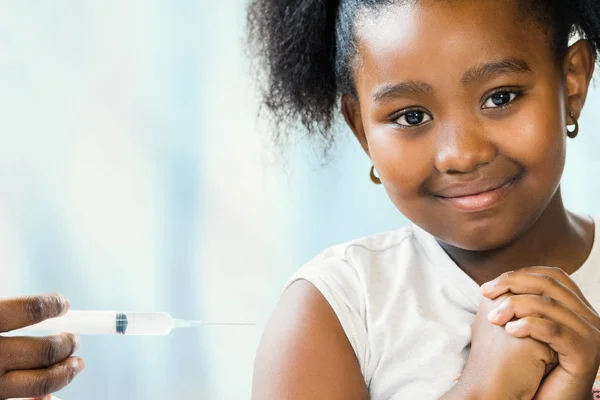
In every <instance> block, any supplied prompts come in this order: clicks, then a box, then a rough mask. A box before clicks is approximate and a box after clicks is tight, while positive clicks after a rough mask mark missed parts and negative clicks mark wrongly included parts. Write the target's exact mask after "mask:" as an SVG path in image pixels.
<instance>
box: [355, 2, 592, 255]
mask: <svg viewBox="0 0 600 400" xmlns="http://www.w3.org/2000/svg"><path fill="white" fill-rule="evenodd" d="M412 3H415V4H412V5H404V6H389V7H388V8H387V9H385V12H380V13H377V14H370V13H369V12H368V11H367V12H366V13H363V17H359V18H358V20H357V25H356V29H357V38H358V53H359V54H358V57H357V60H356V61H357V63H356V67H355V74H354V77H355V82H356V89H357V93H358V98H359V104H357V103H356V102H354V101H353V100H352V99H351V98H350V97H349V96H344V100H343V108H344V114H345V116H346V120H347V122H348V123H349V124H350V126H351V127H352V129H353V130H354V132H355V134H356V135H357V137H358V138H359V140H360V141H361V143H362V145H363V147H364V148H365V150H366V151H367V152H368V154H369V155H370V157H371V159H372V161H373V164H374V165H375V168H376V170H377V171H378V173H379V176H380V178H381V180H382V182H383V184H384V186H385V189H386V191H387V193H388V194H389V196H390V198H391V199H392V201H393V202H394V204H395V205H396V207H397V208H398V209H399V210H400V211H401V212H402V213H403V214H404V215H405V216H406V217H407V218H409V219H410V220H411V221H413V222H414V223H416V224H417V225H419V226H421V227H422V228H424V229H425V230H427V231H429V232H430V233H432V234H433V235H434V236H436V237H438V238H439V239H441V240H442V241H444V242H446V243H448V244H451V245H453V246H457V247H460V248H463V249H468V250H488V249H493V248H497V247H500V246H502V245H505V244H507V243H509V242H511V241H512V240H514V239H515V238H516V237H518V236H519V235H520V234H522V233H523V232H524V231H526V230H527V229H528V228H529V227H530V226H531V224H533V222H534V221H535V220H536V219H537V218H538V217H539V216H540V215H541V214H542V212H543V211H544V210H545V209H546V207H547V206H548V204H549V203H550V202H551V201H552V200H553V197H555V196H556V198H555V200H557V201H560V198H559V197H558V196H559V191H558V188H559V182H560V178H561V175H562V172H563V167H564V162H565V150H566V132H567V131H566V124H567V118H566V115H568V112H569V104H568V103H572V104H571V105H572V106H576V109H574V111H575V113H576V116H578V114H579V111H580V109H581V107H582V106H583V104H582V103H583V101H584V97H585V93H584V94H583V95H582V96H579V97H578V95H577V93H574V94H573V93H569V91H570V89H569V88H568V85H567V86H566V87H565V84H564V83H565V82H567V81H568V80H565V75H564V74H562V73H561V72H560V71H559V68H557V66H556V61H555V60H556V56H555V54H554V52H553V50H552V48H551V46H550V45H549V43H548V36H547V34H546V33H545V32H544V31H543V30H542V29H540V28H539V27H538V26H537V25H536V24H535V22H534V20H533V19H530V18H529V17H528V16H526V15H523V14H521V12H520V11H519V7H518V1H517V0H507V1H450V2H436V1H432V0H429V1H419V2H412ZM576 86H577V85H575V89H574V90H575V91H577V90H578V89H577V87H576ZM580 91H585V90H583V89H581V90H580ZM569 121H571V120H569Z"/></svg>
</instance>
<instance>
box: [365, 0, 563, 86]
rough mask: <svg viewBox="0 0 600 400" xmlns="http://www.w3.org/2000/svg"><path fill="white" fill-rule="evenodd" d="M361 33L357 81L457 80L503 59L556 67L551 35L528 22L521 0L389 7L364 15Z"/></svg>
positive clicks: (413, 4)
mask: <svg viewBox="0 0 600 400" xmlns="http://www.w3.org/2000/svg"><path fill="white" fill-rule="evenodd" d="M355 32H356V36H357V41H358V46H357V49H358V55H357V56H358V60H357V61H358V64H357V66H358V68H357V69H356V71H355V72H356V73H357V76H356V78H357V81H358V80H361V79H365V78H367V79H371V80H373V79H374V80H376V81H378V80H381V79H385V80H388V79H390V78H393V76H394V75H401V76H403V77H404V78H407V77H408V78H409V79H419V80H423V79H424V78H426V77H424V76H423V75H427V74H428V73H429V74H432V75H434V76H435V75H437V76H439V75H440V74H445V76H444V78H445V79H452V76H453V75H456V76H459V75H462V74H463V73H464V71H465V70H468V69H469V68H471V67H472V66H473V65H476V64H482V63H485V62H490V61H494V60H498V59H526V60H527V61H528V63H530V64H534V65H535V64H539V63H540V62H545V63H546V64H552V63H551V62H552V51H551V48H550V45H549V44H548V41H547V37H546V33H544V32H543V31H542V29H540V28H539V27H538V26H537V25H536V23H535V22H534V20H533V18H531V19H527V18H524V17H523V14H522V12H521V10H520V9H519V4H518V0H497V1H487V0H484V1H431V0H430V1H418V2H409V3H407V4H401V5H393V6H387V7H386V10H385V12H381V10H379V11H378V12H377V13H369V11H365V12H363V13H362V15H361V16H360V17H359V18H358V19H357V24H356V30H355ZM413 75H414V76H413ZM358 83H359V82H357V84H358Z"/></svg>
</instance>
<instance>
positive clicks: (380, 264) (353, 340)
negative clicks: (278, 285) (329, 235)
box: [285, 219, 600, 400]
mask: <svg viewBox="0 0 600 400" xmlns="http://www.w3.org/2000/svg"><path fill="white" fill-rule="evenodd" d="M595 221H596V228H595V238H594V244H593V247H592V251H591V253H590V255H589V257H588V259H587V261H586V262H585V263H584V264H583V266H582V267H581V268H580V269H579V270H578V271H576V272H575V273H574V274H573V275H572V276H571V278H572V279H573V280H574V281H575V283H576V284H577V285H578V286H579V287H580V288H581V290H582V291H583V293H584V295H585V296H586V298H587V299H588V300H589V302H590V303H591V304H592V305H593V306H594V308H595V309H596V310H600V290H599V288H600V245H599V244H598V241H599V240H600V239H598V238H599V237H600V236H599V234H598V233H599V232H600V219H596V220H595ZM299 279H305V280H307V281H309V282H311V283H312V284H313V285H314V286H315V287H316V288H317V289H318V290H319V291H320V292H321V293H322V294H323V296H324V297H325V299H327V301H328V302H329V304H330V306H331V308H332V309H333V310H334V312H335V313H336V315H337V317H338V319H339V320H340V323H341V325H342V327H343V329H344V331H345V333H346V336H347V337H348V340H349V341H350V344H351V345H352V347H353V349H354V352H355V354H356V357H357V359H358V362H359V364H360V368H361V371H362V374H363V376H364V379H365V382H366V384H367V386H368V388H369V393H370V397H371V399H372V400H383V399H386V400H388V399H389V400H400V399H419V400H426V399H438V398H439V397H441V396H442V395H443V394H444V393H446V392H447V391H449V390H450V389H451V387H452V385H453V384H454V383H455V382H456V380H457V378H458V376H460V374H461V372H462V370H463V367H464V365H465V362H466V360H467V357H468V355H469V348H468V345H469V343H470V341H471V325H472V324H473V322H474V320H475V315H476V313H477V309H478V306H479V303H480V301H481V299H482V295H481V293H480V289H479V286H478V285H477V283H475V281H473V280H472V279H471V278H470V277H469V276H468V275H467V274H466V273H464V272H463V271H462V270H461V269H460V268H459V267H458V266H457V265H456V264H455V263H454V262H453V261H452V259H451V258H450V257H449V256H448V255H447V254H446V253H445V252H444V250H443V249H442V248H441V246H440V245H439V244H438V242H437V241H436V239H435V238H434V237H433V236H432V235H430V234H429V233H427V232H425V231H424V230H422V229H421V228H419V227H417V226H416V225H412V226H408V227H406V228H403V229H400V230H396V231H392V232H387V233H381V234H377V235H372V236H368V237H365V238H362V239H358V240H354V241H351V242H348V243H345V244H340V245H337V246H334V247H331V248H329V249H327V250H325V251H324V252H322V253H321V254H319V255H318V256H317V257H315V258H314V259H312V260H311V261H309V262H308V263H307V264H306V265H304V266H303V267H302V268H300V269H299V270H298V271H297V272H296V273H295V274H294V275H293V277H292V278H291V279H290V280H289V281H288V282H287V283H286V285H285V288H287V287H288V286H289V285H290V284H291V283H292V282H294V281H296V280H299ZM597 385H598V382H597Z"/></svg>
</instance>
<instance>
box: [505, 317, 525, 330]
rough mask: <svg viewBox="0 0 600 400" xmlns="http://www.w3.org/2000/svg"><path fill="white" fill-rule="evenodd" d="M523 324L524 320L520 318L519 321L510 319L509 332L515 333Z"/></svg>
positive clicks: (507, 328)
mask: <svg viewBox="0 0 600 400" xmlns="http://www.w3.org/2000/svg"><path fill="white" fill-rule="evenodd" d="M522 326H523V322H522V321H521V320H520V319H519V320H517V321H510V322H509V323H507V324H506V331H507V332H508V333H515V332H516V331H518V330H519V329H521V327H522Z"/></svg>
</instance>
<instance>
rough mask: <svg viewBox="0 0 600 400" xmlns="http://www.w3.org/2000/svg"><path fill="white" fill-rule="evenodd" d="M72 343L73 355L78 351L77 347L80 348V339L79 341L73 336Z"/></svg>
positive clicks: (77, 337)
mask: <svg viewBox="0 0 600 400" xmlns="http://www.w3.org/2000/svg"><path fill="white" fill-rule="evenodd" d="M73 343H74V344H73V353H75V352H76V351H77V350H79V347H81V339H79V336H73Z"/></svg>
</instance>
